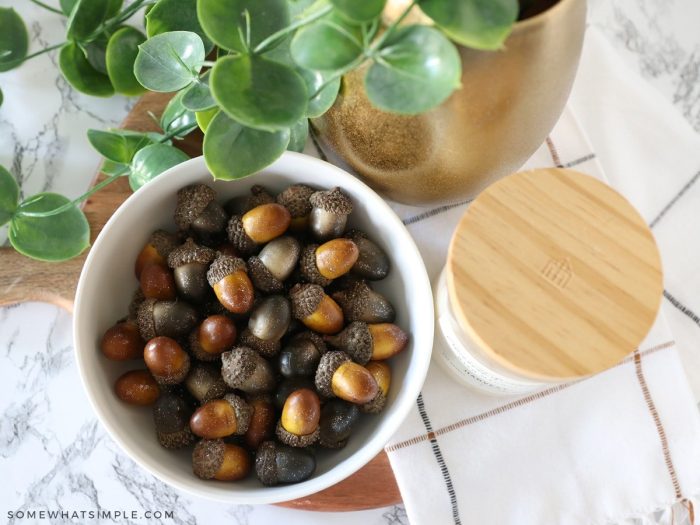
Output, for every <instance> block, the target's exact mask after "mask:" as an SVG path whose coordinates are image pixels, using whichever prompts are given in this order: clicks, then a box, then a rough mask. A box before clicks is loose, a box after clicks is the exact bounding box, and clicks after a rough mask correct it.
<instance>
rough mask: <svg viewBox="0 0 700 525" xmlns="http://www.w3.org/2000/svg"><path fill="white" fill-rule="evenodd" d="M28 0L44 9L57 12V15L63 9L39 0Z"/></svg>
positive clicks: (61, 12) (60, 13)
mask: <svg viewBox="0 0 700 525" xmlns="http://www.w3.org/2000/svg"><path fill="white" fill-rule="evenodd" d="M29 1H30V2H32V3H34V4H36V5H38V6H39V7H43V8H44V9H47V10H49V11H51V12H52V13H57V14H59V15H63V11H61V10H60V9H56V8H55V7H51V6H50V5H46V4H45V3H44V2H40V1H39V0H29Z"/></svg>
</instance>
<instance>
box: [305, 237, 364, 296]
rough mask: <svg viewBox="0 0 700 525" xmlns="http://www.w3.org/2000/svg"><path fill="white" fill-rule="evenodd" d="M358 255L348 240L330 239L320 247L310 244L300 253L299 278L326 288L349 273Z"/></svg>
mask: <svg viewBox="0 0 700 525" xmlns="http://www.w3.org/2000/svg"><path fill="white" fill-rule="evenodd" d="M358 255H359V252H358V250H357V246H355V243H354V242H352V241H351V240H350V239H344V238H341V239H332V240H330V241H328V242H326V243H324V244H322V245H320V246H319V245H318V244H310V245H308V246H305V247H304V249H303V250H302V252H301V260H300V264H299V269H300V271H301V276H302V277H303V278H304V279H306V280H307V281H309V282H310V283H314V284H318V285H321V286H328V285H329V284H330V283H331V282H332V281H333V279H337V278H338V277H340V276H342V275H345V274H346V273H348V272H349V271H350V269H351V268H352V266H353V265H354V264H355V261H357V257H358Z"/></svg>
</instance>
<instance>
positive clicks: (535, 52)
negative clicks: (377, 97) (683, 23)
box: [313, 0, 586, 205]
mask: <svg viewBox="0 0 700 525" xmlns="http://www.w3.org/2000/svg"><path fill="white" fill-rule="evenodd" d="M404 1H405V0H389V2H388V4H387V11H386V12H385V15H387V16H389V17H391V16H392V13H393V12H395V11H398V12H400V10H401V9H400V6H401V5H403V4H404ZM520 3H521V11H520V18H519V20H518V22H517V23H516V24H515V26H514V27H513V31H512V33H511V34H510V36H509V37H508V39H507V40H506V42H505V44H504V47H503V49H501V50H498V51H479V50H475V49H469V48H466V47H462V46H458V48H459V52H460V56H461V59H462V79H461V81H462V88H461V89H459V90H457V91H455V92H454V93H453V94H452V96H451V97H450V98H449V99H448V100H447V101H446V102H445V103H443V104H442V105H441V106H439V107H437V108H435V109H433V110H431V111H428V112H426V113H423V114H420V115H415V116H405V115H398V114H394V113H387V112H384V111H381V110H379V109H377V108H375V107H374V106H372V104H371V103H370V102H369V100H368V99H367V95H366V92H365V89H364V84H363V79H364V74H365V72H366V69H364V68H363V69H360V70H357V71H354V72H352V73H350V74H348V75H346V76H345V77H344V78H343V82H342V85H341V89H340V93H339V95H338V99H337V100H336V102H335V105H334V106H333V107H332V108H331V109H330V110H329V111H328V112H327V113H326V114H325V115H323V116H322V117H320V118H318V119H315V120H314V121H313V126H314V128H315V130H316V132H317V133H318V135H319V138H320V141H321V144H322V147H323V149H324V150H325V152H326V153H328V154H329V156H331V157H333V156H334V155H338V156H340V157H341V158H342V159H343V160H344V161H345V162H346V163H347V164H348V165H349V166H350V167H352V168H353V169H354V170H355V171H356V172H357V173H358V174H360V175H361V176H362V178H363V179H364V180H365V181H366V182H367V183H368V184H369V185H370V186H372V188H374V189H375V190H377V191H379V192H381V193H383V194H384V195H386V196H387V197H389V198H391V199H393V200H396V201H399V202H403V203H406V204H417V205H426V204H432V203H437V202H448V201H450V202H454V201H461V200H465V199H469V198H472V197H474V196H476V195H477V194H478V193H479V192H480V191H481V190H482V189H483V188H485V187H486V186H488V185H489V184H490V183H492V182H494V181H495V180H497V179H499V178H501V177H503V176H505V175H508V174H510V173H513V172H515V171H517V170H518V169H519V168H520V166H522V165H523V163H524V162H525V161H526V160H527V159H528V158H529V157H530V156H531V155H532V154H533V153H534V152H535V150H537V148H538V147H539V146H540V145H541V144H542V143H543V142H544V140H545V138H546V137H547V135H548V134H549V132H550V131H551V129H552V128H553V127H554V125H555V124H556V122H557V120H558V119H559V116H560V115H561V112H562V111H563V109H564V105H565V104H566V100H567V98H568V96H569V92H570V91H571V86H572V84H573V81H574V77H575V74H576V70H577V67H578V62H579V58H580V54H581V47H582V43H583V34H584V30H585V22H586V0H558V1H556V0H521V2H520ZM420 16H422V15H420ZM424 18H425V17H423V19H424ZM408 20H409V22H410V23H416V19H411V18H409V19H408ZM418 20H421V18H418Z"/></svg>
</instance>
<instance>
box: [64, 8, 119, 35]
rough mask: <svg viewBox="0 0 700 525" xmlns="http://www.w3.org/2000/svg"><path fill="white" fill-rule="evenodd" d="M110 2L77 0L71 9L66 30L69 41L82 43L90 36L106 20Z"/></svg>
mask: <svg viewBox="0 0 700 525" xmlns="http://www.w3.org/2000/svg"><path fill="white" fill-rule="evenodd" d="M109 4H110V0H78V1H77V2H75V5H74V6H73V8H72V9H71V12H70V16H69V17H68V27H67V29H66V32H67V36H68V39H69V40H73V41H77V42H80V41H83V40H86V39H87V38H88V37H90V36H92V34H93V33H94V32H95V30H96V29H97V28H98V27H99V26H100V24H101V23H102V22H104V20H105V18H107V11H108V9H109V7H110V6H109Z"/></svg>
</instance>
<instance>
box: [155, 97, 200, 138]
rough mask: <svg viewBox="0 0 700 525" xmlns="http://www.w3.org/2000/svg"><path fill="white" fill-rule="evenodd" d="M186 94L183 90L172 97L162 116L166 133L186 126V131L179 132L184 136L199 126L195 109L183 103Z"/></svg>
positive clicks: (161, 123) (161, 120)
mask: <svg viewBox="0 0 700 525" xmlns="http://www.w3.org/2000/svg"><path fill="white" fill-rule="evenodd" d="M184 95H185V92H184V91H181V92H179V93H178V94H177V95H175V96H174V97H173V98H171V99H170V102H168V105H167V106H165V109H164V110H163V114H162V115H161V117H160V127H161V129H162V130H163V131H164V132H166V133H168V132H170V131H174V130H176V129H180V128H184V129H185V131H183V132H182V133H180V134H179V136H181V137H184V136H185V135H187V134H188V133H190V132H191V131H193V130H194V129H195V128H196V127H197V122H196V119H195V116H194V111H191V110H189V109H187V108H186V107H185V106H183V105H182V98H183V96H184Z"/></svg>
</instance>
